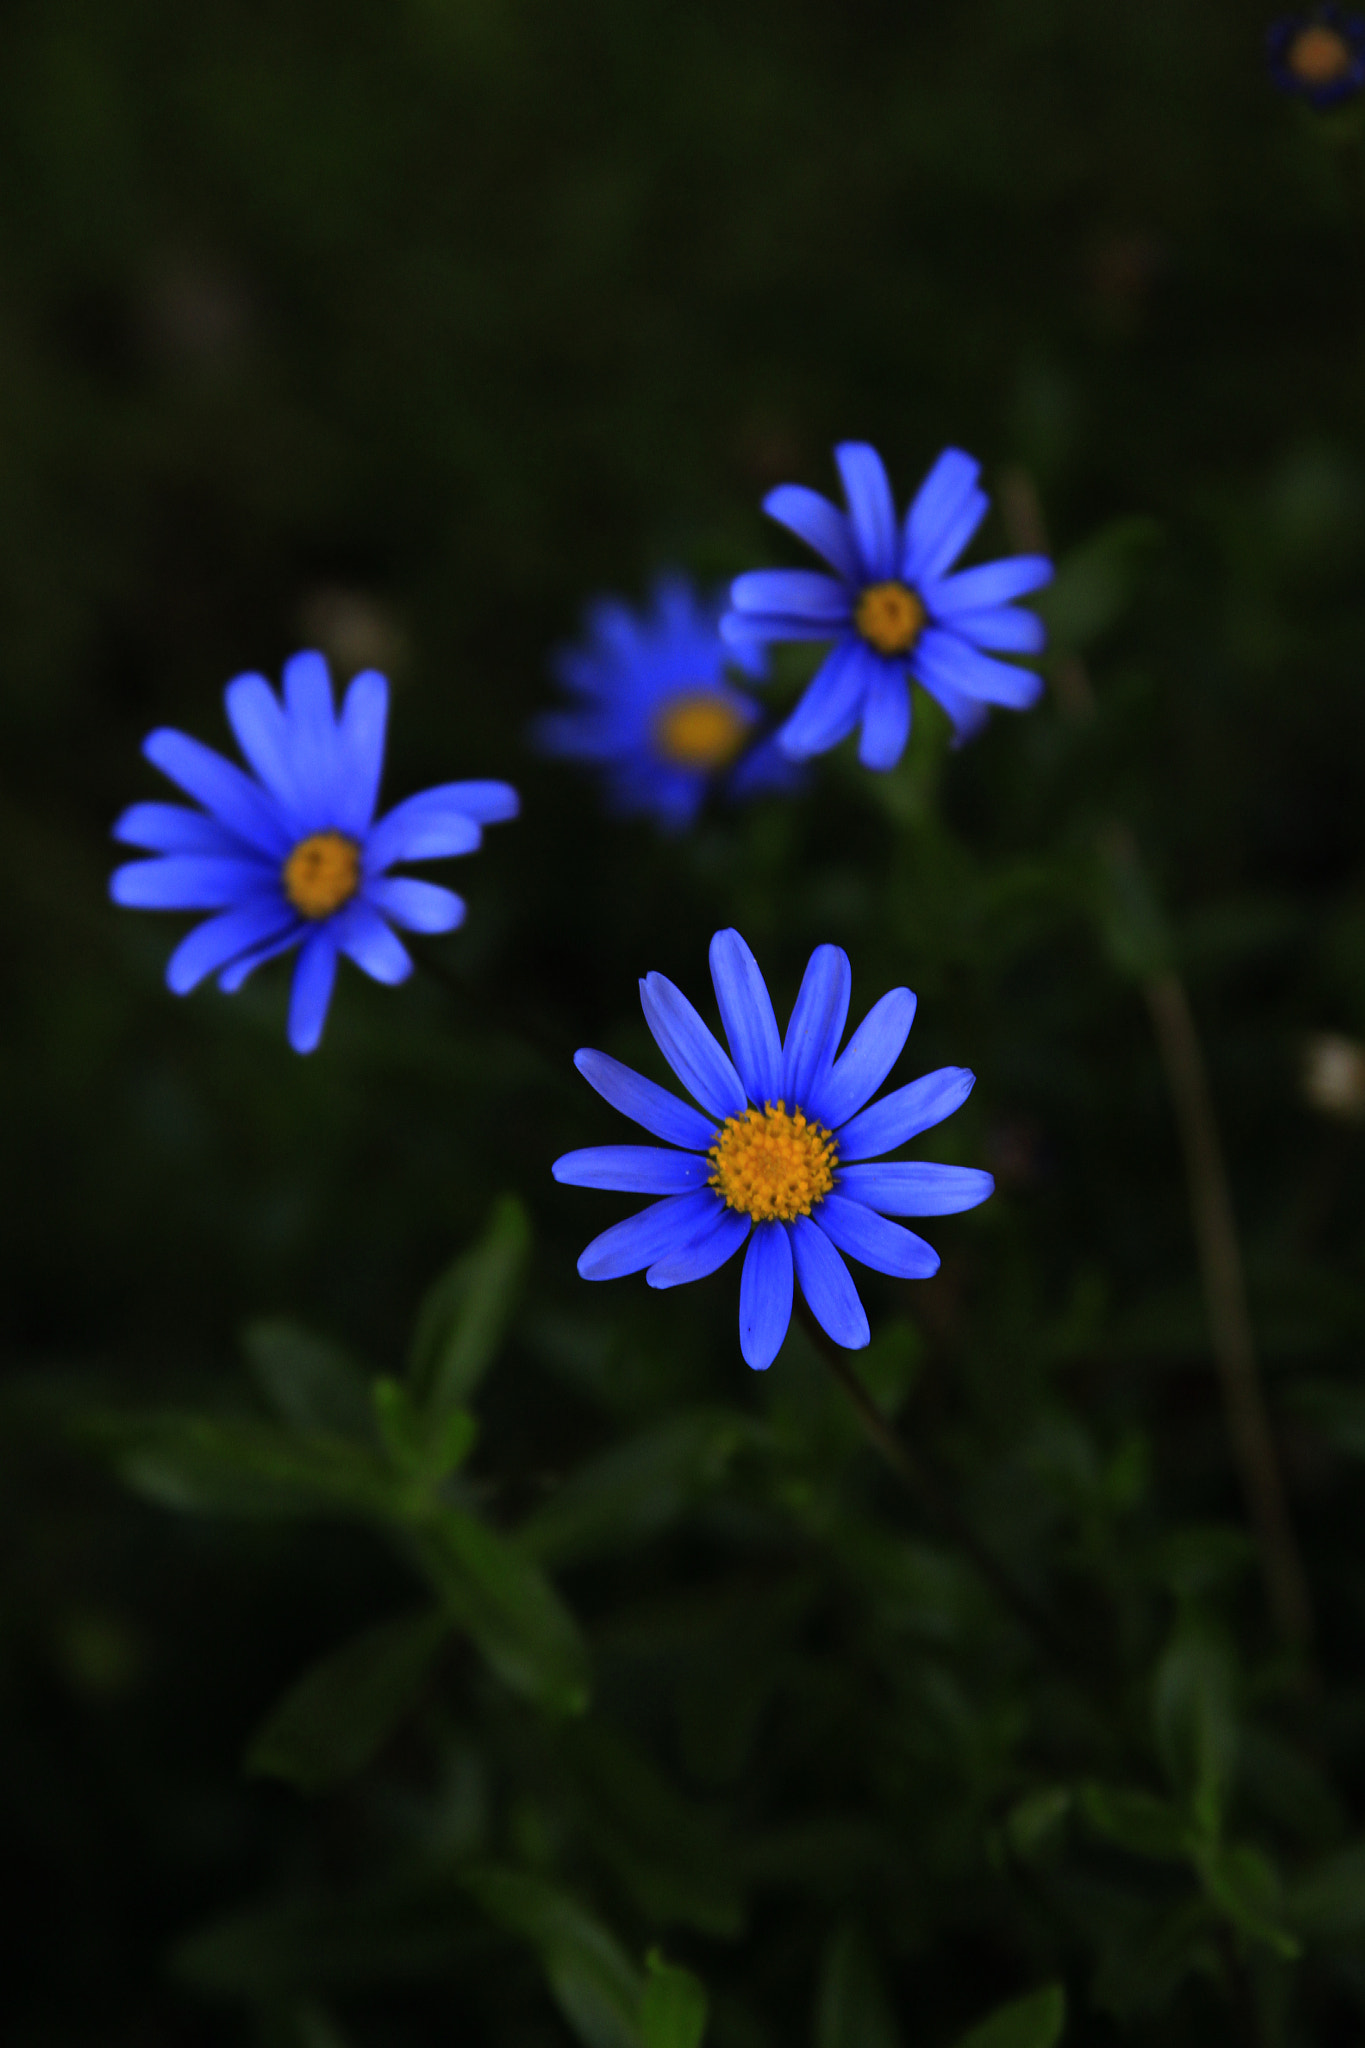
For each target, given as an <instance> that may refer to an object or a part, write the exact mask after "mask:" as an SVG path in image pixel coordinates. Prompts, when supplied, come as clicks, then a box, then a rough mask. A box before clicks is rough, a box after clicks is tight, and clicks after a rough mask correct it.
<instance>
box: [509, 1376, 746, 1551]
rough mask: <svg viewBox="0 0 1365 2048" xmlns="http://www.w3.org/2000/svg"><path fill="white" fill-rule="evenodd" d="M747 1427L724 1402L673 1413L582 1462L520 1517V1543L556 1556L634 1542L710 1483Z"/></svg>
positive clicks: (660, 1526)
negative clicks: (530, 1512)
mask: <svg viewBox="0 0 1365 2048" xmlns="http://www.w3.org/2000/svg"><path fill="white" fill-rule="evenodd" d="M751 1433H752V1425H751V1424H750V1423H749V1422H748V1421H747V1420H746V1419H745V1418H744V1417H743V1416H739V1415H734V1414H732V1413H730V1412H729V1411H727V1410H725V1409H701V1410H697V1411H695V1412H693V1413H692V1414H684V1415H675V1416H671V1417H670V1418H669V1420H668V1421H667V1422H664V1423H661V1424H660V1425H659V1426H658V1427H657V1428H654V1429H650V1430H646V1431H643V1432H642V1433H641V1434H640V1435H639V1436H636V1437H632V1438H631V1439H630V1440H629V1441H628V1442H626V1443H623V1444H618V1445H616V1446H614V1447H613V1448H612V1449H611V1450H609V1451H606V1452H604V1453H603V1455H602V1456H601V1457H599V1458H594V1459H592V1460H591V1461H590V1462H589V1463H588V1464H586V1465H583V1466H580V1467H579V1469H578V1471H576V1472H575V1473H574V1474H573V1475H572V1477H571V1478H569V1479H568V1480H566V1481H565V1483H564V1485H563V1486H561V1487H560V1489H559V1491H558V1492H557V1493H556V1494H555V1495H554V1496H553V1498H552V1499H550V1500H549V1501H547V1502H546V1503H545V1505H544V1506H543V1507H541V1508H539V1509H537V1511H536V1512H535V1514H533V1515H531V1516H530V1517H529V1518H528V1519H527V1521H525V1522H524V1523H523V1524H522V1526H521V1529H520V1531H519V1533H518V1536H517V1542H518V1545H519V1546H520V1547H521V1548H522V1549H523V1550H525V1551H527V1552H528V1553H529V1554H530V1555H532V1556H533V1557H537V1558H545V1559H549V1560H551V1561H553V1562H554V1563H556V1564H559V1563H563V1562H567V1561H568V1560H570V1559H572V1560H577V1559H579V1558H582V1557H591V1556H594V1555H597V1554H599V1553H600V1552H602V1551H604V1550H607V1551H610V1550H619V1549H623V1548H626V1547H627V1546H630V1545H633V1544H636V1543H639V1542H641V1541H642V1540H643V1539H644V1538H646V1537H648V1536H652V1535H654V1534H655V1533H656V1532H657V1531H658V1530H660V1529H663V1528H666V1527H667V1526H668V1524H669V1523H670V1522H672V1521H674V1520H676V1519H677V1517H678V1515H679V1514H680V1513H681V1512H682V1511H683V1509H684V1508H685V1507H686V1505H687V1504H688V1502H689V1501H690V1500H692V1499H693V1498H695V1496H696V1495H698V1494H700V1493H701V1492H703V1491H704V1490H705V1489H707V1488H708V1487H712V1486H714V1485H715V1484H716V1483H717V1481H718V1480H719V1479H720V1478H721V1476H722V1474H723V1472H724V1470H725V1467H726V1465H727V1464H728V1462H729V1460H730V1458H731V1457H732V1455H733V1453H734V1451H735V1449H736V1448H737V1446H738V1445H739V1444H740V1443H741V1442H742V1441H743V1440H744V1438H745V1437H746V1436H747V1435H750V1434H751Z"/></svg>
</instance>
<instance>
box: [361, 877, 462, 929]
mask: <svg viewBox="0 0 1365 2048" xmlns="http://www.w3.org/2000/svg"><path fill="white" fill-rule="evenodd" d="M365 898H366V901H367V902H369V903H373V904H374V906H375V908H376V910H379V911H382V912H383V914H384V916H385V917H391V918H392V919H393V921H394V923H395V924H396V925H398V926H400V927H401V928H402V929H403V930H404V931H409V932H453V931H454V930H455V928H456V927H457V925H462V924H463V923H464V898H463V897H462V896H457V895H456V894H455V891H454V890H453V889H440V888H438V887H437V885H436V884H435V882H418V881H415V880H414V879H413V878H412V876H410V875H377V876H376V877H375V879H374V880H373V881H372V882H367V883H366V884H365Z"/></svg>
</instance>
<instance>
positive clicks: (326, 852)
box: [284, 832, 360, 918]
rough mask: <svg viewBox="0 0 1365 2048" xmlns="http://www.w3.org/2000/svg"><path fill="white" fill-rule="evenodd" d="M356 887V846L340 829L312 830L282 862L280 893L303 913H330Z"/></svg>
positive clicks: (315, 915) (313, 915)
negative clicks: (282, 878) (282, 880)
mask: <svg viewBox="0 0 1365 2048" xmlns="http://www.w3.org/2000/svg"><path fill="white" fill-rule="evenodd" d="M359 887H360V848H359V847H358V846H357V845H356V843H355V841H354V839H348V838H347V837H346V835H345V833H344V832H314V833H311V834H310V835H309V837H308V838H307V839H301V840H300V841H299V843H298V845H297V846H296V847H295V848H294V851H293V852H292V853H291V854H290V856H289V858H288V860H287V861H286V862H285V864H284V893H285V895H286V896H287V897H288V898H289V901H290V902H291V903H292V904H293V906H294V908H295V910H297V911H298V912H299V913H300V914H301V915H302V916H303V917H311V918H321V917H330V916H331V915H332V912H333V911H334V910H340V908H341V906H342V904H343V903H349V902H350V900H351V898H352V897H353V896H354V895H355V892H356V890H357V889H358V888H359Z"/></svg>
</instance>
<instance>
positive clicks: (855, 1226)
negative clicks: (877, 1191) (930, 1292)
mask: <svg viewBox="0 0 1365 2048" xmlns="http://www.w3.org/2000/svg"><path fill="white" fill-rule="evenodd" d="M816 1220H817V1221H818V1223H819V1225H820V1228H821V1229H822V1230H823V1231H824V1233H825V1235H826V1237H828V1238H829V1239H830V1241H831V1243H833V1244H836V1245H838V1247H839V1249H840V1251H841V1252H847V1253H848V1256H849V1257H850V1258H851V1259H857V1260H858V1262H859V1264H860V1265H864V1266H871V1267H872V1268H873V1269H874V1271H876V1272H878V1273H889V1274H890V1275H891V1277H892V1278H893V1279H896V1280H928V1279H931V1278H932V1277H933V1275H934V1274H935V1273H937V1271H938V1269H939V1263H940V1261H939V1256H938V1253H937V1252H936V1251H935V1250H934V1247H933V1246H932V1245H931V1244H926V1243H925V1241H924V1239H923V1238H922V1237H917V1236H916V1235H915V1233H914V1231H913V1230H906V1229H904V1228H903V1227H902V1226H901V1225H900V1224H899V1223H892V1222H891V1221H890V1219H889V1218H888V1217H886V1216H879V1215H878V1214H877V1211H876V1210H875V1209H869V1208H868V1207H867V1205H866V1204H865V1203H863V1202H850V1201H849V1200H848V1199H847V1198H846V1197H845V1196H843V1195H841V1194H839V1193H837V1192H835V1193H833V1194H828V1195H826V1196H825V1199H824V1201H823V1202H821V1204H820V1207H819V1209H818V1210H817V1212H816Z"/></svg>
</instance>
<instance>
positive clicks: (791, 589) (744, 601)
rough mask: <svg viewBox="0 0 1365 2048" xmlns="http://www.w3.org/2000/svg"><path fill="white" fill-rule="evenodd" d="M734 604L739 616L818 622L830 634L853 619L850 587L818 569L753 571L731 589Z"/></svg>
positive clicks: (731, 598) (736, 581) (742, 577)
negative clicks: (744, 614) (739, 613)
mask: <svg viewBox="0 0 1365 2048" xmlns="http://www.w3.org/2000/svg"><path fill="white" fill-rule="evenodd" d="M730 602H731V604H732V605H733V606H734V608H735V610H736V611H737V612H761V613H765V614H767V615H769V616H771V617H774V618H787V617H791V618H794V619H805V620H808V621H809V620H816V621H818V622H819V623H820V624H821V625H823V626H825V627H827V628H828V629H829V631H830V632H833V631H834V629H835V628H836V627H838V626H844V625H847V624H848V622H849V620H850V619H851V618H852V616H853V598H852V595H851V593H850V592H849V590H848V588H847V586H846V585H845V584H843V583H839V582H836V580H835V579H834V577H833V576H822V575H821V573H820V571H819V570H818V569H751V570H750V571H749V572H748V574H747V575H744V576H736V578H735V580H734V582H733V583H732V584H731V585H730Z"/></svg>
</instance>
